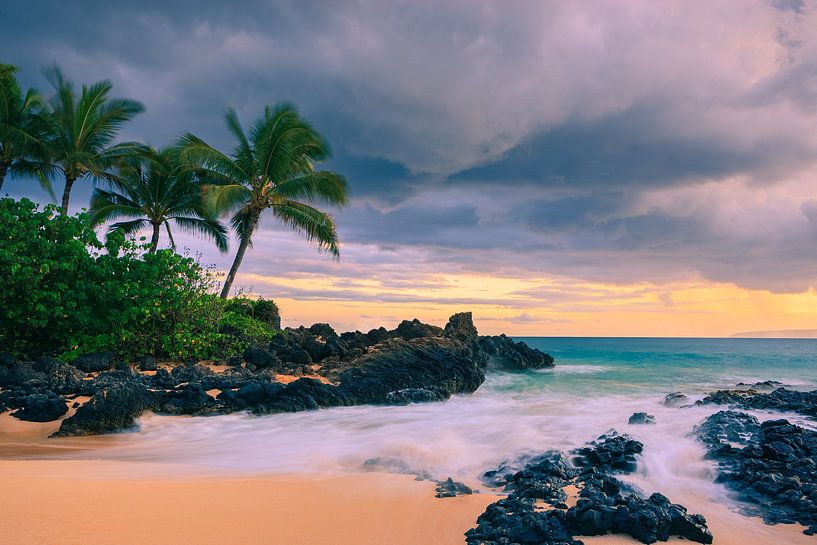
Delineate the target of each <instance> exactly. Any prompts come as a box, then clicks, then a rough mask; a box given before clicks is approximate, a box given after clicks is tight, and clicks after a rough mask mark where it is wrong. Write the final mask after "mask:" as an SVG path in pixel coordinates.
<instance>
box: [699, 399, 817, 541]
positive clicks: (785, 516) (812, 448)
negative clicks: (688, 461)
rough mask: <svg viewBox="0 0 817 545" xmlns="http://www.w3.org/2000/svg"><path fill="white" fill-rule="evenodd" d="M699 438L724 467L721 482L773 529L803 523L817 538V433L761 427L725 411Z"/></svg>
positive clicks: (782, 425)
mask: <svg viewBox="0 0 817 545" xmlns="http://www.w3.org/2000/svg"><path fill="white" fill-rule="evenodd" d="M695 433H696V434H697V436H698V438H699V439H700V440H701V441H702V442H703V443H704V445H705V446H706V449H707V452H708V454H709V457H710V458H712V459H714V460H717V462H718V476H717V479H716V480H717V482H720V483H723V484H725V485H726V486H727V487H728V488H729V489H731V490H732V491H733V492H734V493H735V494H736V495H737V497H738V498H739V499H741V500H742V501H744V502H746V505H747V509H746V510H747V512H748V513H749V514H755V515H759V516H762V517H763V519H764V521H766V522H767V523H769V524H780V523H782V524H791V523H795V522H796V523H799V524H802V525H804V526H807V527H808V528H807V529H806V530H805V533H807V534H814V533H817V432H815V431H812V430H808V429H804V428H801V427H800V426H796V425H794V424H791V423H789V422H788V421H787V420H768V421H766V422H763V423H760V422H758V420H757V418H755V417H754V416H751V415H748V414H746V413H742V412H739V411H720V412H718V413H715V414H714V415H712V416H710V417H709V418H707V419H706V420H705V421H704V422H703V423H702V424H701V425H700V426H699V427H697V428H696V430H695Z"/></svg>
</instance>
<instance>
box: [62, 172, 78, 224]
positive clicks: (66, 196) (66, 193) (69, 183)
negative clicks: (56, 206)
mask: <svg viewBox="0 0 817 545" xmlns="http://www.w3.org/2000/svg"><path fill="white" fill-rule="evenodd" d="M75 181H76V178H71V177H69V176H66V177H65V189H64V190H63V192H62V215H63V216H67V215H68V201H69V200H70V199H71V187H73V185H74V182H75Z"/></svg>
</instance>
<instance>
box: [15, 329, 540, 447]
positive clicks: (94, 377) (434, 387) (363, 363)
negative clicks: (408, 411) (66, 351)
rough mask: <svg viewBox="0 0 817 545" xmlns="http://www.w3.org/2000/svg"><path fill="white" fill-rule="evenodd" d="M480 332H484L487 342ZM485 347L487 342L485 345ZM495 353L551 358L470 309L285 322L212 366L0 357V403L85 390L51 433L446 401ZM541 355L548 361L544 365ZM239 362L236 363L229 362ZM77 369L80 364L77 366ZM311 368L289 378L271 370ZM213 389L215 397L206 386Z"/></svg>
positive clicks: (57, 413)
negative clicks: (480, 320) (160, 417)
mask: <svg viewBox="0 0 817 545" xmlns="http://www.w3.org/2000/svg"><path fill="white" fill-rule="evenodd" d="M485 339H488V340H487V341H486V340H485ZM483 346H489V347H490V350H491V352H490V353H489V352H486V350H485V349H484V348H483ZM496 354H502V361H501V362H500V363H497V361H494V362H493V363H492V365H503V366H505V367H511V368H513V369H527V368H533V367H538V366H541V365H542V364H543V362H545V363H547V364H549V365H552V358H551V357H550V356H548V355H547V354H544V353H542V352H540V351H539V350H535V349H531V348H530V347H528V346H527V345H525V344H524V343H515V342H513V341H512V340H511V339H509V338H507V337H504V336H500V337H489V338H486V337H482V338H481V337H479V335H478V333H477V330H476V327H474V324H473V320H472V317H471V313H460V314H455V315H454V316H452V317H451V318H450V319H449V321H448V323H447V324H446V326H445V327H444V328H440V327H436V326H433V325H428V324H423V323H422V322H420V321H418V320H412V321H404V322H402V323H401V324H400V325H398V326H397V328H395V329H394V330H391V331H389V330H386V329H384V328H379V329H375V330H372V331H370V332H369V333H366V334H364V333H361V332H359V331H355V332H349V333H342V334H340V335H338V334H337V333H335V331H334V330H333V329H332V328H331V327H330V326H329V325H328V324H315V325H313V326H312V327H310V328H305V327H300V328H296V329H288V330H286V331H285V332H284V333H283V334H282V335H278V336H276V337H275V338H274V339H273V341H272V342H271V343H270V344H269V345H266V346H254V347H250V348H248V349H247V350H246V351H245V352H244V354H243V360H244V362H243V365H242V362H241V361H238V362H230V363H232V364H233V366H232V367H231V368H229V369H228V370H227V371H225V372H223V373H214V372H213V371H212V369H210V368H209V367H206V366H203V365H198V364H196V363H189V364H185V365H178V366H175V367H173V368H172V369H170V370H168V369H167V368H158V367H157V364H156V361H155V360H153V359H152V358H143V359H141V360H140V361H139V362H138V364H137V367H138V368H139V369H140V370H145V371H151V372H154V371H155V374H141V373H138V372H136V371H135V370H134V369H132V368H131V367H130V366H128V365H125V364H123V363H122V362H114V361H113V357H112V356H111V354H109V353H96V354H89V355H87V356H84V357H81V358H79V359H78V360H77V361H75V362H73V363H72V364H66V363H63V362H60V361H57V360H54V359H51V358H42V359H41V360H38V361H37V362H36V363H34V364H29V363H22V362H17V361H16V360H14V358H8V357H4V358H2V360H0V388H1V389H2V390H0V410H7V409H17V411H15V413H14V416H17V417H18V418H23V419H31V420H38V421H49V420H55V419H57V418H59V417H61V416H62V415H64V414H65V412H66V411H67V410H68V409H67V401H71V400H73V399H74V398H76V397H77V396H90V397H91V400H90V401H89V402H88V403H86V404H85V405H83V406H81V407H80V408H79V409H78V410H77V412H76V414H74V415H72V416H70V417H69V418H67V419H65V420H64V421H63V422H62V425H61V427H60V430H59V431H58V432H57V434H56V435H60V436H63V435H88V434H96V433H108V432H112V431H116V430H120V429H123V428H128V427H131V426H133V424H134V419H135V418H137V417H138V416H139V415H141V414H142V413H143V412H145V411H149V410H150V411H155V412H159V413H163V414H174V415H177V414H190V415H210V414H224V413H230V412H235V411H244V410H246V411H251V412H253V413H256V414H269V413H279V412H294V411H302V410H309V409H319V408H326V407H338V406H345V405H360V404H392V405H399V404H406V403H417V402H428V401H444V400H446V399H448V398H449V397H450V396H451V395H453V394H463V393H471V392H474V391H475V390H476V389H477V388H479V386H480V385H481V384H482V382H483V381H484V380H485V374H484V373H485V370H486V367H487V366H488V364H489V361H490V360H491V358H492V357H495V356H496ZM548 362H549V363H548ZM236 364H237V365H236ZM83 371H85V372H83ZM282 372H283V373H287V374H295V375H303V374H309V375H319V376H320V378H321V379H322V380H318V379H316V378H300V379H298V380H295V381H294V382H291V383H289V384H283V383H280V382H277V381H276V374H277V373H282ZM213 390H218V391H219V392H218V393H217V395H215V396H213V395H210V394H208V392H212V391H213Z"/></svg>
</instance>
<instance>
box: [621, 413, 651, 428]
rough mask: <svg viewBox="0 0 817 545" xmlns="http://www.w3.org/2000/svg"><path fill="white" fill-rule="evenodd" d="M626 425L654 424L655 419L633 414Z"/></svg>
mask: <svg viewBox="0 0 817 545" xmlns="http://www.w3.org/2000/svg"><path fill="white" fill-rule="evenodd" d="M627 423H628V424H630V425H635V424H655V417H654V416H653V415H651V414H647V413H633V414H632V416H631V417H630V419H629V420H627Z"/></svg>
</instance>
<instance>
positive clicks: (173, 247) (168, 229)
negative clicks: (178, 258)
mask: <svg viewBox="0 0 817 545" xmlns="http://www.w3.org/2000/svg"><path fill="white" fill-rule="evenodd" d="M165 227H167V238H169V239H170V247H171V248H172V249H173V251H174V252H175V251H176V241H175V240H173V233H171V232H170V222H169V221H165Z"/></svg>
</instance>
